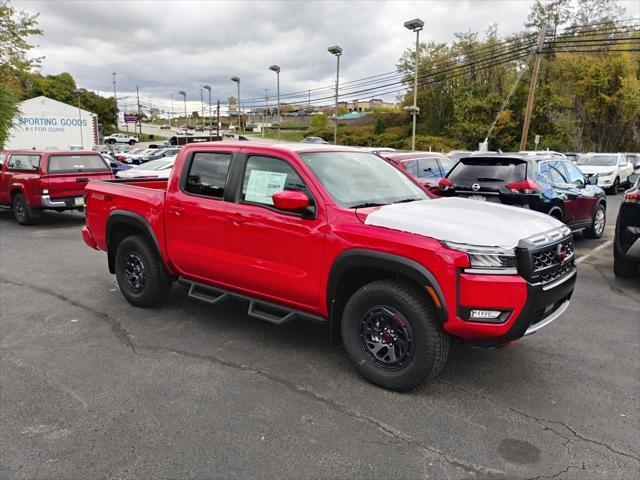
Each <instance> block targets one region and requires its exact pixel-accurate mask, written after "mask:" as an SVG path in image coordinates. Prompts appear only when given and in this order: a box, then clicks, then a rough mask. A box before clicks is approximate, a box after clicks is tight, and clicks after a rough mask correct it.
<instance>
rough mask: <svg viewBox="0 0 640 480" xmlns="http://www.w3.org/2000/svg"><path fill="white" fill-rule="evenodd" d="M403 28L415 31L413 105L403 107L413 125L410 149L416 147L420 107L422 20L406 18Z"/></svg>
mask: <svg viewBox="0 0 640 480" xmlns="http://www.w3.org/2000/svg"><path fill="white" fill-rule="evenodd" d="M404 26H405V28H407V29H409V30H411V31H414V32H416V61H415V66H414V72H413V106H411V107H405V110H406V111H407V112H409V113H410V114H411V116H412V117H413V127H412V133H411V150H415V149H416V117H417V116H418V113H420V109H419V108H418V105H417V103H418V63H419V60H420V56H419V54H418V48H419V46H420V43H419V42H420V30H422V28H423V27H424V22H423V21H422V20H420V19H419V18H414V19H413V20H408V21H406V22H404Z"/></svg>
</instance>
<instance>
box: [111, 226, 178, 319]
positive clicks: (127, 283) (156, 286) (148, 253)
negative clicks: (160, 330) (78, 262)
mask: <svg viewBox="0 0 640 480" xmlns="http://www.w3.org/2000/svg"><path fill="white" fill-rule="evenodd" d="M115 269H116V280H117V281H118V286H119V287H120V291H121V292H122V294H123V295H124V297H125V298H126V299H127V301H128V302H129V303H130V304H131V305H134V306H136V307H142V308H148V307H153V306H155V305H157V304H159V303H160V302H161V301H162V300H163V299H165V298H166V297H167V295H168V294H169V291H170V290H171V279H170V278H169V277H168V276H167V274H166V272H165V271H164V267H163V266H162V261H161V259H160V256H159V255H158V252H157V251H156V248H155V247H154V246H153V245H152V244H151V243H150V242H149V240H148V239H147V237H146V236H144V235H131V236H129V237H126V238H125V239H124V240H122V242H120V245H118V250H117V251H116V264H115Z"/></svg>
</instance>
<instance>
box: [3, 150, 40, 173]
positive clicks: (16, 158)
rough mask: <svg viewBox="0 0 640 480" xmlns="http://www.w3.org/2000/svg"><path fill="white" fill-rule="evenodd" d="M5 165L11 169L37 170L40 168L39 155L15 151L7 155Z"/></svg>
mask: <svg viewBox="0 0 640 480" xmlns="http://www.w3.org/2000/svg"><path fill="white" fill-rule="evenodd" d="M7 166H8V167H9V168H10V169H11V170H37V169H38V168H40V155H25V154H20V153H16V154H13V155H11V156H10V157H9V163H8V164H7Z"/></svg>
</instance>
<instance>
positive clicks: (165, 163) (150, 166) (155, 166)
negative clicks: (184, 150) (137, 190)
mask: <svg viewBox="0 0 640 480" xmlns="http://www.w3.org/2000/svg"><path fill="white" fill-rule="evenodd" d="M171 165H173V160H167V159H166V158H161V159H159V160H152V161H150V162H147V163H143V164H141V165H137V166H135V167H133V169H136V170H162V169H163V168H165V167H169V166H171Z"/></svg>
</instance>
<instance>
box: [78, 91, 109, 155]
mask: <svg viewBox="0 0 640 480" xmlns="http://www.w3.org/2000/svg"><path fill="white" fill-rule="evenodd" d="M73 93H75V94H76V95H77V96H78V127H79V128H80V145H82V148H83V149H84V138H83V134H82V110H81V109H80V95H82V94H83V93H84V92H83V91H82V90H74V91H73ZM116 121H117V119H116Z"/></svg>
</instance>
